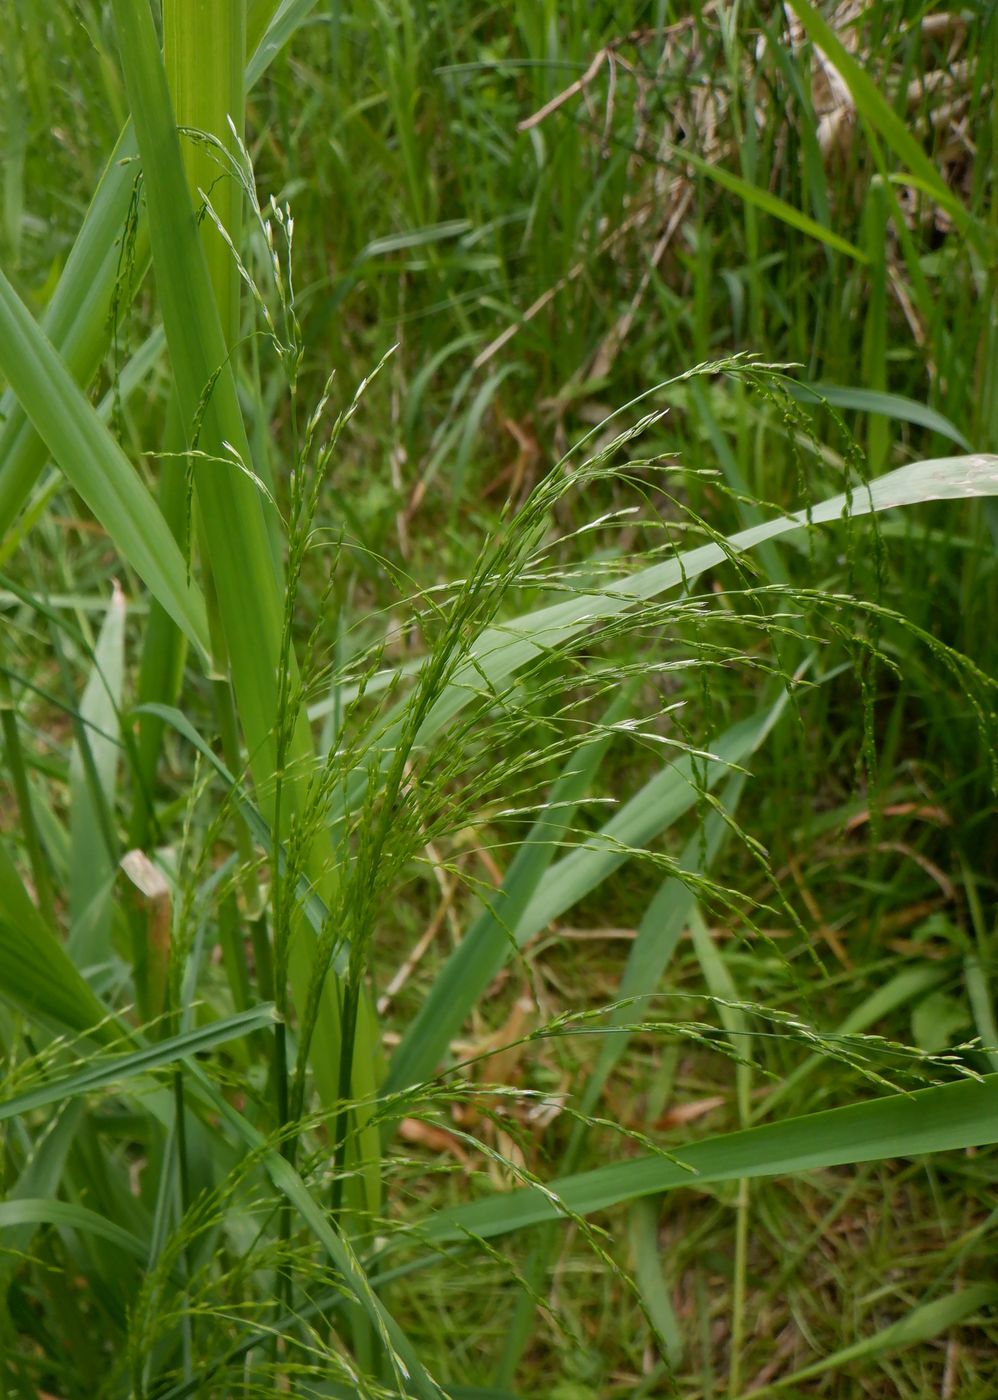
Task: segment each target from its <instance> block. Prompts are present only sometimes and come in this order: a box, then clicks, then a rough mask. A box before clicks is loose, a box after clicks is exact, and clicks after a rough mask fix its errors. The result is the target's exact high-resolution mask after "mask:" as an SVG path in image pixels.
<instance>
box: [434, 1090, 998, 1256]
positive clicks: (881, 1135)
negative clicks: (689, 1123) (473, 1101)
mask: <svg viewBox="0 0 998 1400" xmlns="http://www.w3.org/2000/svg"><path fill="white" fill-rule="evenodd" d="M995 1142H998V1074H989V1075H986V1076H985V1077H984V1079H983V1080H980V1081H977V1080H963V1081H961V1082H959V1083H954V1084H945V1085H942V1086H941V1087H938V1088H932V1089H919V1090H917V1091H916V1092H915V1093H912V1094H893V1095H886V1096H883V1097H881V1098H877V1099H873V1100H871V1101H869V1102H866V1103H859V1104H850V1105H848V1106H847V1107H845V1108H834V1109H829V1110H827V1111H826V1112H824V1113H811V1114H807V1115H806V1116H804V1117H801V1118H790V1119H787V1120H786V1122H783V1123H774V1124H770V1125H767V1126H765V1127H761V1128H748V1129H746V1130H745V1131H743V1132H737V1133H728V1134H725V1135H724V1136H722V1137H716V1138H708V1139H707V1140H706V1141H705V1142H698V1143H695V1144H693V1145H692V1146H690V1147H685V1148H681V1149H679V1150H678V1153H677V1156H678V1157H679V1160H680V1162H681V1163H682V1165H679V1163H678V1162H673V1161H670V1160H668V1159H667V1158H664V1157H639V1158H637V1159H635V1160H634V1161H631V1162H624V1163H621V1164H620V1165H617V1166H610V1167H600V1168H598V1169H597V1170H596V1171H592V1172H584V1173H582V1174H581V1175H579V1176H570V1177H565V1178H563V1179H561V1180H558V1181H552V1182H551V1183H550V1184H549V1185H547V1186H546V1187H545V1189H544V1191H539V1190H536V1189H535V1188H533V1187H523V1188H520V1189H518V1190H516V1191H512V1192H509V1193H508V1194H505V1195H501V1196H494V1197H491V1198H489V1199H488V1200H484V1201H476V1202H475V1203H474V1204H472V1205H468V1206H458V1207H456V1208H455V1209H452V1210H446V1211H441V1212H439V1213H438V1214H436V1215H434V1216H431V1218H430V1221H429V1223H428V1226H427V1228H426V1230H425V1231H424V1238H425V1239H426V1240H427V1242H428V1243H431V1244H433V1245H441V1244H446V1243H450V1242H454V1241H458V1240H462V1239H466V1238H467V1237H468V1235H469V1234H471V1235H478V1236H481V1237H482V1238H485V1239H491V1238H494V1237H495V1236H497V1235H504V1234H509V1233H510V1232H511V1231H513V1230H522V1229H525V1228H526V1227H528V1226H530V1225H538V1224H541V1223H542V1222H543V1221H545V1220H554V1219H557V1218H558V1217H559V1215H560V1211H559V1208H558V1205H557V1204H556V1202H564V1205H565V1207H566V1208H567V1209H568V1210H569V1211H571V1212H572V1213H573V1214H576V1215H591V1214H592V1213H593V1212H594V1211H598V1210H606V1209H608V1208H609V1207H610V1206H615V1205H620V1204H621V1203H622V1202H626V1201H632V1200H637V1199H638V1198H639V1197H641V1196H650V1195H654V1194H655V1193H656V1192H660V1191H671V1190H674V1189H675V1188H676V1187H679V1186H688V1187H692V1188H694V1189H695V1188H696V1187H697V1186H710V1185H714V1184H716V1183H717V1182H720V1181H736V1180H738V1179H739V1178H741V1177H747V1178H757V1177H768V1176H789V1175H791V1174H795V1173H797V1172H806V1171H817V1170H818V1169H820V1168H822V1167H842V1166H852V1165H854V1164H855V1163H857V1162H874V1161H879V1160H880V1159H882V1158H885V1157H917V1156H920V1155H921V1154H923V1153H926V1152H955V1151H960V1150H963V1149H964V1148H968V1147H986V1146H990V1145H991V1144H992V1143H995Z"/></svg>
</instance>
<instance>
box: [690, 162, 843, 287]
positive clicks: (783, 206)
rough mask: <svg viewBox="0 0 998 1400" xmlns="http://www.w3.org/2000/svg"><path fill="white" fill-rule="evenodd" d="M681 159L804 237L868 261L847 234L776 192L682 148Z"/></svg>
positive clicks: (837, 251) (838, 251)
mask: <svg viewBox="0 0 998 1400" xmlns="http://www.w3.org/2000/svg"><path fill="white" fill-rule="evenodd" d="M682 160H683V162H684V163H685V164H687V165H691V166H692V167H693V169H694V170H697V171H699V172H700V174H701V175H703V176H705V177H706V178H707V179H708V180H713V182H714V184H716V185H720V186H721V188H722V189H725V190H729V191H730V192H731V194H736V195H737V196H738V198H739V199H741V200H744V202H745V203H746V204H750V205H752V206H754V207H755V208H756V209H761V210H762V211H763V213H764V214H769V215H771V216H772V217H773V218H774V219H779V220H780V222H781V223H784V224H786V225H787V226H788V227H789V228H794V229H796V230H797V232H798V233H804V234H806V235H807V236H808V238H813V239H814V240H815V242H817V243H824V244H825V246H826V247H827V248H832V249H834V251H835V252H836V253H845V255H846V257H849V258H852V259H853V260H854V261H855V262H858V263H866V262H868V261H869V259H868V258H867V256H866V254H865V253H864V252H863V250H862V248H857V247H856V245H855V243H850V242H849V240H848V239H847V238H843V237H842V236H841V234H838V233H836V232H835V231H834V230H833V229H830V228H828V227H827V226H826V225H825V224H820V223H818V221H817V219H812V218H811V216H810V214H805V213H803V212H802V211H801V210H800V209H795V208H794V206H793V205H792V204H788V203H787V202H786V200H785V199H780V197H779V195H775V194H772V193H771V192H770V191H769V190H766V189H763V188H761V187H760V186H759V185H754V184H753V183H752V182H751V180H743V179H742V177H741V176H740V175H735V174H733V173H732V172H731V171H730V170H725V168H724V167H723V166H722V165H712V164H711V162H710V161H707V160H701V158H700V157H699V156H695V155H694V154H693V153H692V151H684V152H683V153H682Z"/></svg>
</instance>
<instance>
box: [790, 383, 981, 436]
mask: <svg viewBox="0 0 998 1400" xmlns="http://www.w3.org/2000/svg"><path fill="white" fill-rule="evenodd" d="M788 387H789V389H790V393H791V394H792V395H793V397H794V398H795V399H798V400H800V402H801V403H819V402H821V401H822V400H824V402H825V403H830V404H831V405H832V407H833V408H847V409H854V410H855V411H856V412H857V413H879V414H881V415H882V416H883V417H885V418H893V419H894V420H895V421H896V422H898V423H914V424H915V425H916V426H917V427H919V428H928V430H929V432H932V433H938V434H939V436H940V437H944V438H949V440H950V442H954V443H956V445H957V447H960V448H962V449H963V451H964V452H972V451H973V448H972V447H971V445H970V443H969V442H968V441H967V439H966V438H965V437H964V435H963V433H961V432H960V429H959V428H958V427H957V426H956V425H955V424H954V423H951V422H950V420H949V419H948V418H946V417H944V415H943V414H941V413H937V412H936V410H935V409H934V408H929V406H928V404H924V403H918V402H916V400H915V399H907V398H905V397H904V396H903V395H902V394H884V393H880V392H878V391H877V390H876V389H851V388H848V387H846V386H845V385H841V384H806V383H803V382H797V383H794V384H791V385H789V386H788Z"/></svg>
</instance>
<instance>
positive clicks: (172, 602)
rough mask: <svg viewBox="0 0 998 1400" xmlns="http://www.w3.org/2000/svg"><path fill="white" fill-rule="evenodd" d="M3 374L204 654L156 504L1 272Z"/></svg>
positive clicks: (195, 601)
mask: <svg viewBox="0 0 998 1400" xmlns="http://www.w3.org/2000/svg"><path fill="white" fill-rule="evenodd" d="M0 373H2V374H3V375H4V377H5V378H6V379H7V382H8V383H9V384H10V386H11V389H12V390H13V392H14V393H15V395H16V396H17V398H18V400H19V401H20V403H21V405H22V406H23V408H24V409H25V411H26V412H27V414H28V416H29V417H30V419H31V420H32V422H33V423H34V425H35V427H36V428H37V430H38V432H39V433H40V435H41V436H42V437H43V438H44V439H45V441H46V443H47V444H48V447H49V450H50V451H51V453H52V456H53V458H54V459H55V461H56V463H57V464H58V466H59V467H60V468H61V469H62V471H63V472H64V473H65V474H66V477H67V478H68V480H69V481H70V483H71V484H72V486H73V488H74V489H75V490H76V491H77V492H78V493H79V495H80V496H81V497H82V498H83V500H84V501H85V502H86V503H87V505H88V506H89V507H90V509H91V510H92V511H93V513H94V515H95V516H96V517H97V519H98V520H99V521H100V522H101V524H102V525H103V526H104V528H105V529H106V530H107V532H108V534H109V535H110V537H111V539H112V540H113V542H114V544H115V547H116V548H117V549H119V550H120V551H121V553H122V555H123V556H124V557H125V558H126V559H127V560H128V562H129V563H130V564H131V565H132V567H133V568H134V569H135V571H136V573H137V574H138V575H139V577H140V578H141V579H142V580H143V582H144V583H145V584H146V586H147V588H148V589H149V590H150V592H151V593H153V594H154V595H155V597H156V598H158V600H159V601H160V603H162V605H163V607H164V608H165V609H166V611H167V612H168V613H169V614H170V616H171V617H172V618H173V620H174V622H175V623H176V624H177V626H178V627H179V628H180V629H181V630H182V631H183V632H184V633H185V634H186V635H187V637H188V638H189V640H190V641H191V642H192V643H193V645H194V646H195V647H196V648H197V649H198V650H199V651H200V652H202V654H204V653H206V652H207V646H208V628H207V622H206V620H205V612H204V603H203V601H202V599H201V595H200V593H199V592H198V590H197V588H196V587H194V586H193V585H191V584H189V583H188V581H187V566H186V564H185V563H184V559H183V556H182V555H181V553H180V550H179V549H178V548H177V543H176V541H175V540H174V538H173V536H172V534H171V533H170V531H169V528H168V526H167V525H166V522H165V521H164V520H163V517H162V516H161V515H160V513H159V510H158V509H157V507H156V503H155V501H154V500H153V498H152V496H151V495H150V494H149V492H148V491H147V490H146V488H145V486H144V485H143V484H142V482H141V481H140V480H139V477H138V476H137V475H136V473H135V470H134V468H133V467H132V465H131V463H130V462H129V461H128V459H127V458H126V457H125V454H124V453H123V452H122V450H121V448H120V447H118V445H117V443H116V442H115V441H114V439H113V438H112V437H111V435H110V434H109V432H108V430H107V428H106V427H105V426H104V424H103V423H102V422H101V421H100V418H99V417H98V415H97V412H96V410H95V409H94V407H93V405H92V404H90V403H89V402H88V400H87V399H86V397H85V396H84V395H83V393H82V392H81V391H80V389H78V388H77V386H76V384H75V382H74V380H73V378H72V376H71V375H70V373H69V371H68V370H67V368H66V366H65V365H64V364H63V363H62V361H61V360H60V359H59V357H58V355H57V354H56V353H55V351H54V350H53V348H52V346H51V345H50V344H49V342H48V341H47V340H46V339H45V336H44V335H43V334H42V332H41V330H40V329H39V327H38V325H37V324H36V323H35V321H34V320H33V319H32V317H31V316H30V315H29V314H28V311H27V310H26V308H25V307H24V305H23V303H22V302H21V301H20V299H19V298H18V296H17V294H16V293H15V292H14V289H13V288H12V287H11V285H10V283H9V282H8V281H7V279H6V277H4V275H3V273H2V272H0Z"/></svg>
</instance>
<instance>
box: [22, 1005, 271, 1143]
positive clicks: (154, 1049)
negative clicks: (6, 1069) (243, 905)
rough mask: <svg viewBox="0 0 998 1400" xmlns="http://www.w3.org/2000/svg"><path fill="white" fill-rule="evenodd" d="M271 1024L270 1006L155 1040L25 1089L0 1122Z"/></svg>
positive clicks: (122, 1081) (196, 1052)
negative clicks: (33, 1087)
mask: <svg viewBox="0 0 998 1400" xmlns="http://www.w3.org/2000/svg"><path fill="white" fill-rule="evenodd" d="M273 1024H274V1008H273V1006H271V1005H270V1004H266V1005H263V1006H254V1007H253V1008H252V1010H250V1011H241V1012H239V1013H238V1014H237V1015H235V1016H227V1017H226V1018H225V1019H224V1020H221V1021H211V1022H210V1023H209V1024H208V1025H206V1026H198V1027H197V1028H196V1029H195V1030H190V1031H184V1032H183V1033H182V1034H181V1035H175V1036H170V1038H169V1039H167V1040H158V1041H157V1042H156V1043H155V1044H154V1045H149V1046H145V1047H144V1048H142V1049H139V1050H131V1051H129V1053H128V1054H127V1055H113V1056H110V1057H109V1058H108V1059H105V1060H100V1061H98V1062H97V1063H95V1064H91V1065H89V1066H88V1067H87V1068H86V1069H82V1070H76V1071H74V1072H73V1073H72V1074H67V1075H63V1076H62V1078H59V1079H49V1080H47V1081H46V1083H44V1084H40V1085H39V1086H38V1087H37V1088H35V1089H27V1090H25V1091H24V1093H21V1094H17V1095H15V1097H14V1098H12V1099H6V1100H4V1101H3V1102H0V1122H6V1121H7V1120H8V1119H10V1118H16V1117H17V1116H18V1115H19V1114H22V1113H30V1112H31V1111H32V1110H33V1109H36V1108H41V1107H43V1106H44V1105H45V1104H50V1103H66V1102H68V1101H69V1100H70V1099H73V1098H75V1097H76V1096H77V1095H78V1094H90V1093H93V1091H94V1090H95V1089H102V1088H104V1087H105V1086H106V1085H108V1084H121V1083H124V1082H125V1081H126V1080H129V1079H134V1078H135V1076H136V1075H139V1074H147V1073H148V1072H149V1071H150V1070H154V1069H161V1068H162V1067H163V1066H164V1065H171V1064H175V1063H176V1062H177V1061H178V1060H183V1059H188V1058H190V1057H191V1056H193V1055H200V1054H202V1053H203V1052H204V1051H206V1050H211V1049H213V1048H214V1047H215V1046H216V1045H225V1044H226V1043H227V1042H228V1041H231V1040H239V1039H241V1038H242V1037H243V1036H245V1035H251V1034H252V1033H253V1031H258V1030H260V1029H262V1027H264V1026H272V1025H273Z"/></svg>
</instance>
